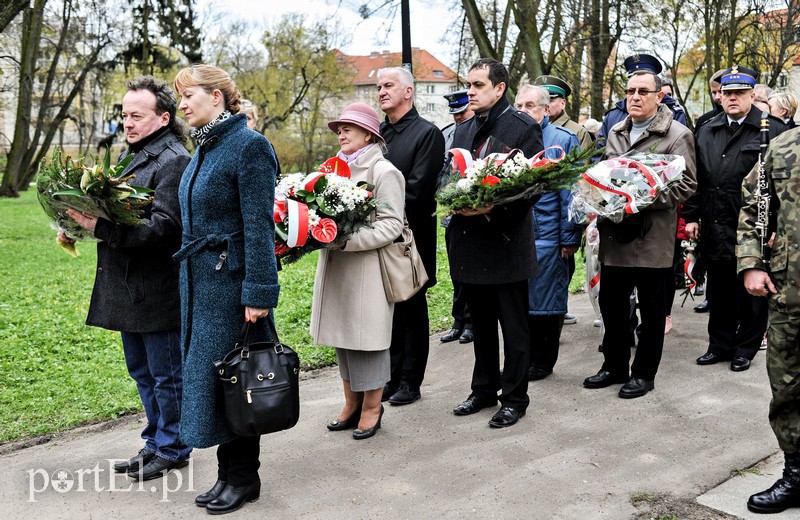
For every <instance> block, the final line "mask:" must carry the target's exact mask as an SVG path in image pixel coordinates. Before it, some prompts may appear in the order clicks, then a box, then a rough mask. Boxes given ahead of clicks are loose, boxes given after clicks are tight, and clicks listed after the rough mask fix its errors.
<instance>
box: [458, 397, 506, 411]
mask: <svg viewBox="0 0 800 520" xmlns="http://www.w3.org/2000/svg"><path fill="white" fill-rule="evenodd" d="M496 404H497V401H481V400H480V399H478V397H477V396H475V395H471V396H469V397H467V400H466V401H464V402H463V403H461V404H460V405H458V406H456V407H455V408H453V413H454V414H455V415H472V414H474V413H477V412H480V411H481V410H483V409H484V408H488V407H490V406H494V405H496Z"/></svg>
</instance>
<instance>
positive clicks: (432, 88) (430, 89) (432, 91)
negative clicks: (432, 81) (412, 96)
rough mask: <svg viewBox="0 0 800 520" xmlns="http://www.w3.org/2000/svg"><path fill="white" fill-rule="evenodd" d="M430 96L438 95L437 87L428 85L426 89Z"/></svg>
mask: <svg viewBox="0 0 800 520" xmlns="http://www.w3.org/2000/svg"><path fill="white" fill-rule="evenodd" d="M425 91H426V92H427V93H428V94H436V85H428V86H427V87H426V89H425Z"/></svg>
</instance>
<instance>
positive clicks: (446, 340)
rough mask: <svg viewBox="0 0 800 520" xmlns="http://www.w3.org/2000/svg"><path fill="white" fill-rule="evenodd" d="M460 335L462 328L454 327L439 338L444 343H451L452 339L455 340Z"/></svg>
mask: <svg viewBox="0 0 800 520" xmlns="http://www.w3.org/2000/svg"><path fill="white" fill-rule="evenodd" d="M460 337H461V329H457V328H455V327H453V328H452V329H450V331H449V332H448V333H447V334H445V335H444V336H442V337H441V338H439V340H440V341H441V342H442V343H450V342H451V341H455V340H457V339H458V338H460Z"/></svg>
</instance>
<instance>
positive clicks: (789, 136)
mask: <svg viewBox="0 0 800 520" xmlns="http://www.w3.org/2000/svg"><path fill="white" fill-rule="evenodd" d="M764 169H765V171H766V173H767V179H768V180H769V185H770V193H771V194H772V198H771V200H770V210H771V211H775V212H776V213H777V228H776V229H775V241H774V242H773V244H772V258H771V260H770V263H769V271H770V272H771V273H772V279H773V282H774V283H775V287H776V288H777V289H778V294H776V295H774V296H773V297H771V298H770V300H771V303H773V304H777V305H778V306H781V307H783V306H790V307H792V308H797V307H800V225H798V222H800V128H798V129H794V130H790V131H788V132H784V133H783V134H781V135H779V136H778V137H776V138H775V139H773V140H772V142H771V143H770V146H769V150H768V151H767V155H766V157H765V160H764ZM758 170H759V167H758V164H756V165H755V166H754V167H753V169H752V170H751V171H750V173H749V174H748V175H747V177H746V178H745V180H744V183H743V184H742V198H743V201H744V205H743V206H742V210H741V212H740V214H739V228H738V233H737V235H738V236H737V239H738V245H737V246H736V257H737V259H738V271H739V273H740V274H741V273H742V271H744V270H746V269H761V270H767V265H766V263H765V262H764V260H763V258H762V255H761V239H760V237H759V235H758V233H757V232H756V229H755V223H756V219H757V216H758V206H757V200H756V193H757V190H758V174H759V171H758Z"/></svg>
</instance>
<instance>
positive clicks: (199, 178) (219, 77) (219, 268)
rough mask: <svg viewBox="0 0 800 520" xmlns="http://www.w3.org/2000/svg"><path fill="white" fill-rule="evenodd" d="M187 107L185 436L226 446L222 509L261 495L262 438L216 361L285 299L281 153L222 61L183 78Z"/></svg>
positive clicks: (219, 488)
mask: <svg viewBox="0 0 800 520" xmlns="http://www.w3.org/2000/svg"><path fill="white" fill-rule="evenodd" d="M174 84H175V91H176V92H177V93H178V95H179V96H180V105H179V108H180V110H181V111H182V112H183V114H184V116H185V117H186V121H187V123H188V124H189V126H191V127H193V128H194V131H193V132H192V135H193V137H194V138H195V139H196V140H197V144H198V147H197V150H196V152H195V155H194V157H193V158H192V161H191V162H190V163H189V166H187V168H186V170H185V171H184V174H183V177H182V179H181V184H180V187H179V190H178V197H179V200H180V205H181V221H182V223H183V244H182V248H181V250H180V251H179V252H178V253H177V254H176V255H175V259H176V260H178V261H180V262H181V276H180V283H181V320H182V323H181V338H182V340H181V341H182V348H183V360H184V367H183V373H184V387H183V407H182V410H181V439H182V440H183V441H184V442H185V443H187V444H188V445H190V446H193V447H195V448H207V447H210V446H214V445H219V447H218V448H217V461H218V472H217V482H216V483H215V484H214V486H213V487H212V488H211V489H210V490H209V491H208V492H206V493H203V494H202V495H200V496H198V497H197V498H196V499H195V502H196V503H197V505H198V506H201V507H206V509H207V510H208V512H209V513H212V514H221V513H228V512H231V511H235V510H237V509H239V508H240V507H241V506H242V505H244V503H245V502H248V501H253V500H256V499H257V498H258V496H259V493H260V489H261V482H260V480H259V477H258V468H259V465H260V463H259V460H258V457H259V451H260V446H259V444H260V437H238V436H236V435H234V434H233V432H231V430H230V428H229V427H228V425H227V424H226V422H225V417H224V412H223V410H222V408H221V403H220V402H218V400H217V393H216V381H215V374H214V365H213V363H214V361H217V360H220V359H222V358H223V357H224V356H225V354H226V353H227V352H228V351H229V350H231V349H232V348H233V346H234V344H235V342H236V340H237V338H238V336H239V334H240V331H241V328H242V324H243V323H244V321H245V320H248V321H250V322H254V326H251V332H250V335H251V337H252V338H253V340H255V341H259V340H264V339H269V338H270V333H269V327H268V322H267V320H268V319H271V316H269V314H270V309H272V308H274V307H275V306H276V305H277V304H278V290H279V286H278V274H277V267H276V263H275V254H274V224H273V220H272V205H273V197H274V187H275V171H276V159H275V154H274V152H273V151H272V146H271V145H270V143H269V142H268V141H267V140H266V138H264V136H262V135H260V134H258V133H256V132H254V131H252V130H250V129H248V128H247V119H246V117H245V115H244V114H242V113H240V112H239V110H240V107H239V99H240V94H239V90H238V89H237V88H236V85H235V84H234V83H233V81H232V80H231V79H230V76H228V74H227V73H226V72H225V71H223V70H221V69H218V68H216V67H211V66H208V65H194V66H192V67H188V68H185V69H183V70H181V71H180V72H179V73H178V75H177V76H176V77H175V82H174Z"/></svg>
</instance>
